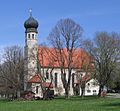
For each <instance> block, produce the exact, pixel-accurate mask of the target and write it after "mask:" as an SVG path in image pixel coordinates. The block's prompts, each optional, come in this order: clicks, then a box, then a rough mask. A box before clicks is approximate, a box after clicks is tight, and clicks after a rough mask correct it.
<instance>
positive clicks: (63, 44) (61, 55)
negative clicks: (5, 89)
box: [48, 19, 83, 98]
mask: <svg viewBox="0 0 120 111" xmlns="http://www.w3.org/2000/svg"><path fill="white" fill-rule="evenodd" d="M82 32H83V29H82V27H81V26H80V25H79V24H76V23H75V22H74V21H73V20H71V19H61V20H60V21H58V23H57V24H56V26H55V27H54V28H53V30H52V31H51V33H50V34H49V37H48V39H49V41H50V43H51V45H52V47H54V54H53V55H54V56H55V58H56V60H57V61H58V63H59V67H60V70H61V80H62V83H63V87H64V89H65V96H66V97H67V98H68V97H69V90H70V82H71V74H72V69H73V68H74V64H73V54H74V52H75V51H76V48H79V47H80V42H81V37H82ZM67 72H68V73H67ZM65 75H68V78H66V77H65Z"/></svg>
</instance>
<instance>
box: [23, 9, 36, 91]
mask: <svg viewBox="0 0 120 111" xmlns="http://www.w3.org/2000/svg"><path fill="white" fill-rule="evenodd" d="M24 27H25V49H24V50H25V51H24V56H25V77H24V82H25V85H24V89H25V90H28V89H29V88H28V86H27V82H28V81H29V80H30V79H31V78H32V76H34V75H35V74H36V73H37V54H38V39H37V34H38V31H37V28H38V22H37V20H35V19H34V18H33V17H32V12H31V11H30V17H29V18H28V19H27V20H26V21H25V23H24Z"/></svg>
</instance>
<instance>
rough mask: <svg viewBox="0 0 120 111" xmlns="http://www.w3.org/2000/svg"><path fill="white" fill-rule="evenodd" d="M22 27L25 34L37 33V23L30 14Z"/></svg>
mask: <svg viewBox="0 0 120 111" xmlns="http://www.w3.org/2000/svg"><path fill="white" fill-rule="evenodd" d="M24 27H25V28H26V33H27V32H37V28H38V22H37V20H35V19H34V18H33V17H32V14H31V13H30V17H29V18H28V19H27V20H26V21H25V23H24Z"/></svg>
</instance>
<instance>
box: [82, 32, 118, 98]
mask: <svg viewBox="0 0 120 111" xmlns="http://www.w3.org/2000/svg"><path fill="white" fill-rule="evenodd" d="M84 48H85V49H86V50H87V51H88V52H89V53H90V54H91V56H92V57H93V58H94V64H95V70H96V78H97V79H98V81H99V85H100V88H99V94H98V96H100V95H101V91H102V90H103V88H104V86H106V85H107V83H108V81H109V79H110V77H111V76H112V75H113V74H115V73H114V72H115V70H116V69H117V63H118V60H120V36H119V34H117V33H107V32H98V33H96V36H95V39H94V40H86V41H85V42H84Z"/></svg>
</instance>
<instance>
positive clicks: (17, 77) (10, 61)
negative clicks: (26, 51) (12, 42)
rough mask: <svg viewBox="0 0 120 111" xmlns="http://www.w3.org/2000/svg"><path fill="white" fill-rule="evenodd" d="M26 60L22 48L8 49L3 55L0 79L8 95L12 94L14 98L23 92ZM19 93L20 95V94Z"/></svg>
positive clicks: (13, 47)
mask: <svg viewBox="0 0 120 111" xmlns="http://www.w3.org/2000/svg"><path fill="white" fill-rule="evenodd" d="M23 63H24V59H23V51H22V48H21V47H18V46H11V47H6V48H5V50H4V54H3V63H2V64H1V67H0V72H1V74H0V78H2V80H3V81H2V83H3V85H4V89H5V90H6V94H8V95H9V94H12V95H13V96H14V97H15V96H16V97H17V96H20V91H21V90H23V73H24V64H23ZM18 93H19V94H18Z"/></svg>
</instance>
